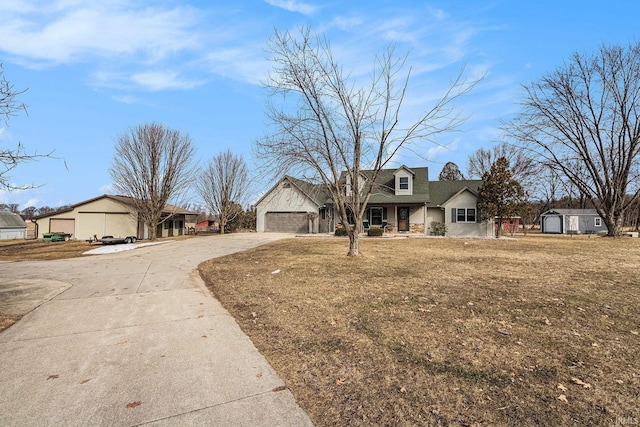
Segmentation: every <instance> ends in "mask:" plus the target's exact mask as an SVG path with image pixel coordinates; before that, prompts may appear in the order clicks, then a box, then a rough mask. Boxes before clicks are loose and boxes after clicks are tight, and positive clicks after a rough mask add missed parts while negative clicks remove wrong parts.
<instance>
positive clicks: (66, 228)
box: [49, 218, 76, 237]
mask: <svg viewBox="0 0 640 427" xmlns="http://www.w3.org/2000/svg"><path fill="white" fill-rule="evenodd" d="M49 231H51V232H56V233H69V234H74V233H75V232H76V220H75V219H73V218H70V219H62V218H51V219H50V220H49ZM74 237H75V236H74Z"/></svg>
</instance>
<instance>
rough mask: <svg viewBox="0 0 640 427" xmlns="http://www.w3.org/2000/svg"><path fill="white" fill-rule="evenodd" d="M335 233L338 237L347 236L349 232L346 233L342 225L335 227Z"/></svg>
mask: <svg viewBox="0 0 640 427" xmlns="http://www.w3.org/2000/svg"><path fill="white" fill-rule="evenodd" d="M335 235H336V236H338V237H344V236H348V235H349V233H347V229H346V228H344V227H338V228H336V232H335Z"/></svg>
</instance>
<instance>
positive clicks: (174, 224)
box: [36, 195, 195, 240]
mask: <svg viewBox="0 0 640 427" xmlns="http://www.w3.org/2000/svg"><path fill="white" fill-rule="evenodd" d="M187 215H195V214H193V213H192V212H189V211H186V210H184V209H180V208H177V207H175V206H171V205H167V207H166V208H165V212H164V213H163V217H162V219H164V222H163V223H162V224H159V226H158V230H154V231H155V233H156V237H167V236H179V235H182V234H184V228H185V224H186V216H187ZM36 221H37V236H38V237H39V238H42V235H43V234H44V233H49V232H64V233H68V234H71V235H72V238H73V239H78V240H88V239H91V238H93V237H94V236H96V237H98V238H100V237H102V236H114V237H126V236H135V237H136V238H137V239H148V238H150V237H151V236H150V235H149V230H148V228H147V227H146V225H145V224H144V223H143V222H142V221H139V220H138V213H137V211H136V210H135V208H134V206H133V205H132V201H131V199H130V198H128V197H125V196H111V195H103V196H99V197H96V198H93V199H90V200H86V201H84V202H80V203H77V204H75V205H73V206H70V207H68V208H66V209H63V210H59V211H57V212H52V213H50V214H46V215H41V216H38V217H37V218H36Z"/></svg>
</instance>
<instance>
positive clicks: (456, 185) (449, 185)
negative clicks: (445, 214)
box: [427, 179, 482, 207]
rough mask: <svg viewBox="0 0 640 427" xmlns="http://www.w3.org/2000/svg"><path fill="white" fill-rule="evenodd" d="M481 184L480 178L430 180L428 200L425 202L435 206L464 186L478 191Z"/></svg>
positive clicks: (429, 205)
mask: <svg viewBox="0 0 640 427" xmlns="http://www.w3.org/2000/svg"><path fill="white" fill-rule="evenodd" d="M481 186H482V181H481V180H470V179H464V180H455V181H430V182H429V191H430V196H431V198H430V200H429V203H428V204H427V206H428V207H437V206H441V205H442V204H444V203H445V202H446V201H447V200H449V199H450V198H451V197H453V196H454V195H455V194H456V193H458V192H459V191H460V190H462V189H464V188H465V187H466V188H468V189H470V190H471V191H473V192H475V193H478V191H479V190H480V187H481Z"/></svg>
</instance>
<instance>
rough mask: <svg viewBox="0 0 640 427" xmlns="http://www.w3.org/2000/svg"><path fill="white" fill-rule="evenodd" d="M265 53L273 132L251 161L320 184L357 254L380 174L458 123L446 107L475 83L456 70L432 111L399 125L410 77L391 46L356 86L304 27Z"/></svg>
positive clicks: (275, 39)
mask: <svg viewBox="0 0 640 427" xmlns="http://www.w3.org/2000/svg"><path fill="white" fill-rule="evenodd" d="M269 50H270V53H271V54H272V61H273V62H274V69H273V71H272V73H271V75H270V77H269V81H268V83H267V86H268V88H270V89H271V90H272V94H271V97H270V101H271V102H270V103H269V104H268V115H269V118H270V121H271V128H270V129H269V131H268V132H267V134H266V135H265V136H264V137H263V138H262V139H260V140H258V141H257V142H256V145H255V152H256V155H257V157H258V158H260V159H261V160H263V161H264V162H265V164H264V166H265V167H267V168H268V169H269V170H271V171H273V172H276V173H278V174H282V173H298V174H302V175H304V176H305V177H309V178H311V177H313V178H315V179H316V180H317V181H319V182H320V183H322V184H323V185H324V186H325V188H326V190H327V192H328V193H329V194H330V197H331V200H332V202H333V205H334V208H335V209H336V210H337V213H338V216H339V218H340V220H341V222H342V224H344V225H347V224H349V222H348V214H349V213H352V215H353V218H354V220H355V224H356V226H355V227H354V228H351V227H347V231H348V235H349V252H348V255H350V256H357V255H358V254H359V242H358V231H359V224H362V218H363V216H364V214H365V212H366V206H367V202H368V200H369V198H370V196H371V193H372V191H373V189H374V186H375V182H376V178H377V176H378V173H379V171H380V170H381V169H382V168H384V167H385V166H386V165H387V164H388V163H389V162H390V161H391V159H392V158H393V156H394V155H395V154H396V153H398V152H399V151H400V150H401V149H403V148H406V147H408V146H410V145H412V144H418V143H419V142H421V141H433V138H434V137H435V136H436V135H438V134H440V133H442V132H445V131H448V130H451V129H453V128H455V127H456V126H457V125H459V124H460V123H461V122H462V121H463V119H461V118H460V117H458V116H456V115H454V114H453V111H452V110H453V106H452V101H453V100H454V99H456V98H458V97H459V96H461V95H463V94H465V93H467V92H468V91H469V90H471V88H472V87H473V86H474V84H475V83H476V81H474V82H467V81H464V80H463V79H462V72H461V73H460V74H459V75H458V76H457V78H456V79H455V80H454V81H453V83H452V84H451V86H450V87H448V89H447V90H446V91H445V93H444V95H443V96H442V97H441V98H440V99H439V100H438V101H436V102H435V104H434V105H433V106H431V107H430V108H429V109H428V110H427V111H426V112H424V113H422V115H421V116H420V117H419V118H418V119H417V120H416V121H414V122H413V123H409V124H408V125H407V124H404V125H403V124H401V123H402V122H401V118H400V112H401V107H402V105H403V101H404V100H405V97H406V94H407V90H408V84H409V76H410V70H409V71H408V72H406V74H404V77H402V73H403V69H404V66H405V62H406V59H407V56H406V55H403V56H396V55H395V52H394V50H393V48H389V49H387V50H386V51H384V52H383V53H382V54H381V55H379V56H376V58H375V62H374V69H373V72H372V74H371V80H370V81H369V82H367V83H366V84H364V85H361V84H359V82H358V81H356V79H355V78H353V77H352V76H351V75H350V74H348V73H344V72H343V69H342V67H341V66H340V65H339V64H338V62H337V61H336V59H335V58H334V57H333V52H332V50H331V47H330V45H329V42H328V41H327V40H326V39H324V38H322V37H320V36H315V35H312V34H311V31H310V30H309V29H308V28H307V29H300V30H299V32H298V34H296V35H292V34H291V33H289V32H285V33H280V32H278V31H276V33H275V35H274V37H273V38H272V39H271V41H270V44H269ZM278 95H281V96H282V98H276V97H277V96H278ZM276 99H281V101H282V104H281V106H276V104H275V102H274V101H275V100H276ZM364 170H366V171H367V173H366V178H365V176H364V174H363V171H364ZM342 172H345V174H346V178H345V179H341V173H342Z"/></svg>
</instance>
